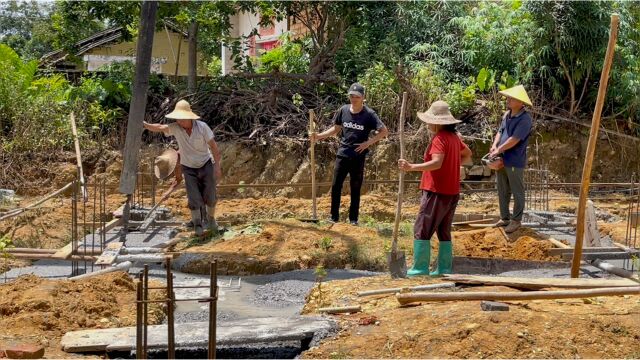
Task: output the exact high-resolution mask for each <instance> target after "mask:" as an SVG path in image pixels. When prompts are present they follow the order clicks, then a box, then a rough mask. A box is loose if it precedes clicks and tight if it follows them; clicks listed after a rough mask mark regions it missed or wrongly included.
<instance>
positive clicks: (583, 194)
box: [571, 14, 620, 278]
mask: <svg viewBox="0 0 640 360" xmlns="http://www.w3.org/2000/svg"><path fill="white" fill-rule="evenodd" d="M619 22H620V17H619V16H618V14H613V15H611V30H610V33H609V44H608V45H607V53H606V55H605V59H604V64H603V66H602V73H601V74H600V85H599V87H598V98H597V99H596V108H595V110H594V111H593V118H592V120H591V131H590V133H589V143H588V145H587V153H586V154H585V157H584V167H583V169H582V182H581V187H580V199H579V200H578V224H577V230H576V244H575V251H574V253H573V261H572V264H571V277H573V278H577V277H578V275H579V274H580V261H582V242H583V240H584V229H585V210H586V205H587V197H588V196H589V185H590V183H591V168H592V166H593V157H594V155H595V151H596V141H597V140H598V129H599V128H600V117H601V115H602V107H603V106H604V100H605V95H606V94H607V84H608V82H609V71H610V70H611V63H612V62H613V53H614V51H615V46H616V40H617V38H618V24H619Z"/></svg>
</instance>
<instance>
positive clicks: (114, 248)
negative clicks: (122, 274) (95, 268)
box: [96, 241, 124, 265]
mask: <svg viewBox="0 0 640 360" xmlns="http://www.w3.org/2000/svg"><path fill="white" fill-rule="evenodd" d="M123 245H124V243H122V242H119V241H116V242H111V243H108V244H107V247H105V249H104V251H103V252H102V255H100V257H98V260H96V265H111V264H113V262H114V261H115V260H116V257H118V254H120V249H122V246H123Z"/></svg>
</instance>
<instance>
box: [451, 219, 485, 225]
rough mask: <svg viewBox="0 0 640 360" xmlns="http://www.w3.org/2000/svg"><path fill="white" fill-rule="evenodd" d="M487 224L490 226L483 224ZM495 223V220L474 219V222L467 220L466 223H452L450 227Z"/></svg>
mask: <svg viewBox="0 0 640 360" xmlns="http://www.w3.org/2000/svg"><path fill="white" fill-rule="evenodd" d="M487 222H491V224H483V223H487ZM495 222H496V220H495V219H492V218H487V219H476V220H468V221H457V222H454V223H452V224H451V225H453V226H462V225H471V224H483V225H494V223H495Z"/></svg>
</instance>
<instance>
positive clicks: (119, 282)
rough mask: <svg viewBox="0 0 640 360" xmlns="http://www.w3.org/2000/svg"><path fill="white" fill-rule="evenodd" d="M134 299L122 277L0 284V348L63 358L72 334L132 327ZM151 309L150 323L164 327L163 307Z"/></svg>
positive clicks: (131, 288)
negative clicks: (23, 346)
mask: <svg viewBox="0 0 640 360" xmlns="http://www.w3.org/2000/svg"><path fill="white" fill-rule="evenodd" d="M135 296H136V295H135V285H134V282H133V280H132V279H131V278H130V277H129V275H127V274H126V273H123V272H116V273H111V274H106V275H102V276H98V277H93V278H89V279H85V280H79V281H70V280H45V279H42V278H39V277H36V276H33V275H26V276H22V277H20V278H18V279H16V280H15V281H13V282H11V283H8V284H4V285H0V335H2V336H0V345H2V343H10V342H30V343H34V342H35V343H40V344H42V345H44V346H45V347H46V354H47V356H48V357H58V358H61V357H65V355H66V354H65V353H63V352H61V351H60V350H59V347H60V344H59V343H60V338H61V337H62V335H64V334H65V333H66V332H68V331H73V330H80V329H92V328H96V329H97V328H110V327H120V326H134V325H135V321H136V311H135ZM160 296H161V293H160V292H159V291H154V292H152V293H151V295H150V297H151V298H154V299H155V298H160ZM149 308H150V309H149V322H150V323H151V324H158V323H160V322H161V321H162V319H163V318H164V314H163V309H162V307H161V306H159V305H157V304H151V305H149Z"/></svg>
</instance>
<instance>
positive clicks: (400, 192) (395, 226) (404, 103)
mask: <svg viewBox="0 0 640 360" xmlns="http://www.w3.org/2000/svg"><path fill="white" fill-rule="evenodd" d="M406 106H407V92H406V91H405V92H403V93H402V105H401V106H400V119H399V120H398V133H399V134H400V159H404V155H405V154H404V112H405V108H406ZM404 175H405V173H404V171H403V170H400V171H399V175H398V176H399V183H398V203H397V204H396V218H395V221H394V223H393V241H392V242H391V254H392V256H395V254H396V253H397V252H398V228H399V226H400V218H402V200H403V196H404Z"/></svg>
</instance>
